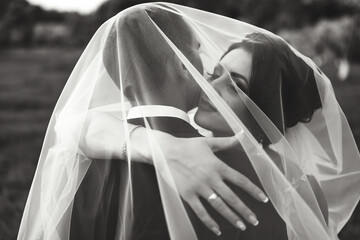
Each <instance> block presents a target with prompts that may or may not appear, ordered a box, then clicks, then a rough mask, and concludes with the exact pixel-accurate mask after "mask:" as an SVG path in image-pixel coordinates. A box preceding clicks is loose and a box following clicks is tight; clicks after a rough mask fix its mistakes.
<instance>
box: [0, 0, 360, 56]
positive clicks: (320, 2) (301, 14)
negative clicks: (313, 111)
mask: <svg viewBox="0 0 360 240" xmlns="http://www.w3.org/2000/svg"><path fill="white" fill-rule="evenodd" d="M143 2H149V1H144V0H109V1H107V2H105V3H103V4H102V5H101V6H100V7H99V8H98V9H97V10H96V11H94V12H92V13H90V14H87V15H81V14H79V13H75V12H58V11H49V10H44V9H42V8H41V7H39V6H34V5H31V4H30V3H28V2H27V1H26V0H1V2H0V32H1V34H0V48H8V47H14V46H15V47H18V46H21V47H31V46H74V47H84V46H85V45H86V44H87V42H88V41H89V40H90V38H91V36H92V35H93V34H94V33H95V31H96V29H97V28H98V27H99V26H100V25H101V24H102V23H103V22H105V21H106V20H107V19H109V18H110V17H112V16H114V15H115V14H116V13H118V12H120V11H121V10H123V9H125V8H127V7H130V6H133V5H135V4H139V3H143ZM169 2H173V3H177V4H182V5H186V6H191V7H195V8H199V9H203V10H206V11H210V12H214V13H218V14H222V15H225V16H229V17H232V18H236V19H239V20H243V21H246V22H249V23H251V24H254V25H257V26H259V27H262V28H265V29H268V30H270V31H272V32H276V33H279V32H282V33H284V35H285V36H288V39H290V40H291V37H292V36H290V35H291V34H292V33H294V31H295V32H300V33H301V32H303V33H306V34H305V36H308V37H309V38H310V40H311V38H315V39H317V40H319V41H321V43H324V44H325V45H327V46H329V45H331V48H333V49H334V51H335V52H339V51H340V52H341V53H338V55H344V54H346V53H348V54H347V55H348V57H349V58H351V59H353V60H359V61H360V48H358V47H357V46H359V45H360V15H359V13H360V1H359V0H291V1H289V0H224V1H207V0H170V1H169ZM344 18H346V19H348V20H346V21H348V24H346V28H344V24H342V23H343V22H344V20H343V19H344ZM319 22H322V24H319ZM309 26H312V27H313V31H311V30H309ZM310 28H311V27H310ZM314 29H315V30H314ZM329 29H330V30H329ZM334 29H335V30H334ZM289 34H290V35H289ZM313 34H317V36H314V35H313ZM301 35H303V34H301ZM339 35H340V37H339ZM289 36H290V37H289ZM334 39H335V40H334ZM342 39H345V40H346V41H345V43H346V44H347V46H346V47H344V42H341V40H342ZM317 40H314V39H313V40H311V41H310V42H312V43H313V47H315V48H317V51H318V50H319V48H322V47H323V46H319V44H318V42H316V41H317ZM338 40H340V42H339V41H338ZM314 41H315V42H314ZM295 42H296V39H295ZM320 45H321V44H320ZM343 49H346V50H343ZM349 49H350V50H349Z"/></svg>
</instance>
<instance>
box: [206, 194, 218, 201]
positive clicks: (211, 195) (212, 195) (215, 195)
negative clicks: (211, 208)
mask: <svg viewBox="0 0 360 240" xmlns="http://www.w3.org/2000/svg"><path fill="white" fill-rule="evenodd" d="M218 197H219V196H218V195H217V194H216V193H212V194H210V196H209V197H208V198H207V200H208V201H212V200H215V199H217V198H218Z"/></svg>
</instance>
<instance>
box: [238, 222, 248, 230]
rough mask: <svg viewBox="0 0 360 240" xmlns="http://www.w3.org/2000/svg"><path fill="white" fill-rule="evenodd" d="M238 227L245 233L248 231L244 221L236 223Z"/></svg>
mask: <svg viewBox="0 0 360 240" xmlns="http://www.w3.org/2000/svg"><path fill="white" fill-rule="evenodd" d="M236 226H237V227H238V228H240V229H241V230H243V231H245V230H246V226H245V224H244V223H243V222H242V221H237V222H236Z"/></svg>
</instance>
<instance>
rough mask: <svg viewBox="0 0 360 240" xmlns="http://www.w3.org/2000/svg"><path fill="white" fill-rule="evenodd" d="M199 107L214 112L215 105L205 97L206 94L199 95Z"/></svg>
mask: <svg viewBox="0 0 360 240" xmlns="http://www.w3.org/2000/svg"><path fill="white" fill-rule="evenodd" d="M199 108H201V109H203V110H206V111H210V112H216V111H217V110H216V107H215V106H214V105H213V104H212V103H211V102H210V101H209V100H208V99H207V97H206V96H204V95H203V96H201V98H200V102H199Z"/></svg>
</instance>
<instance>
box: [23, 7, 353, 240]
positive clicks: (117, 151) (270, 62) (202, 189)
mask: <svg viewBox="0 0 360 240" xmlns="http://www.w3.org/2000/svg"><path fill="white" fill-rule="evenodd" d="M235 30H236V31H235ZM77 65H78V66H77V68H75V70H74V72H73V73H72V76H71V77H70V80H72V81H70V80H69V83H68V84H67V86H66V88H65V90H64V92H63V94H62V97H61V98H60V100H59V103H58V106H57V110H56V111H55V117H54V118H55V120H54V121H55V122H54V124H53V125H54V134H55V136H56V137H54V138H53V139H52V140H49V142H50V141H52V142H51V143H49V144H48V146H47V148H48V149H49V150H48V151H47V152H45V154H42V155H45V156H44V157H43V159H44V160H43V161H44V163H43V164H41V165H40V166H42V168H41V170H38V171H39V172H40V173H37V175H40V177H35V180H34V182H35V181H36V179H40V180H37V181H40V182H39V184H40V185H41V186H42V188H43V189H47V188H52V189H55V190H51V191H47V192H46V191H45V194H48V195H46V196H45V197H44V196H41V197H40V199H41V200H42V201H43V204H45V205H46V207H44V206H42V205H41V206H40V207H41V209H43V210H42V212H41V213H42V214H41V215H42V216H44V219H48V220H49V221H47V222H45V223H44V222H42V224H40V223H39V224H37V225H36V226H37V229H35V230H34V229H33V230H28V229H26V227H24V225H25V224H26V223H28V224H31V220H29V219H31V217H29V215H31V214H29V212H31V211H34V210H31V208H32V206H31V205H30V203H29V201H30V200H28V204H27V207H26V209H25V213H24V219H25V220H24V219H23V222H22V228H21V229H20V233H19V238H20V239H22V236H26V234H28V232H31V231H33V232H35V231H37V230H38V231H39V232H40V236H43V238H44V239H139V240H140V239H143V240H146V239H154V240H155V239H186V240H187V239H336V238H337V236H336V234H337V231H339V228H340V229H341V227H342V226H343V224H344V222H346V221H347V219H348V217H349V214H351V212H352V211H353V206H354V204H356V203H357V201H358V199H359V194H356V193H354V189H356V188H358V187H356V186H355V184H354V183H356V182H358V180H359V169H360V167H359V166H358V165H359V154H358V151H357V149H356V146H355V145H354V141H353V139H352V135H351V132H350V131H349V129H348V127H347V126H345V125H346V124H345V125H344V123H346V119H345V118H344V117H343V115H342V112H341V111H334V109H335V108H337V107H338V105H337V102H336V100H334V99H335V98H333V93H332V92H331V90H329V89H331V86H329V85H328V82H326V80H327V78H326V77H325V76H324V75H323V74H322V73H321V71H319V70H318V69H317V68H316V66H315V65H314V64H313V63H312V62H311V61H310V60H308V59H307V58H305V57H303V56H301V54H300V53H298V52H296V50H294V49H292V48H291V47H290V46H289V45H288V44H287V43H286V42H285V41H284V40H282V39H281V38H279V37H277V36H276V35H274V34H271V33H269V32H266V31H264V30H261V29H258V28H256V27H254V26H250V25H247V24H245V23H241V22H238V21H235V20H230V19H227V18H224V17H221V16H218V15H214V14H210V13H206V12H201V11H197V10H194V9H188V8H184V7H181V6H178V5H171V4H162V3H161V4H144V5H139V6H136V7H133V8H130V9H127V10H124V11H123V12H121V13H119V14H118V15H117V16H115V17H113V18H112V19H110V20H108V21H107V22H106V23H105V24H104V25H103V26H102V27H100V29H99V30H98V31H97V33H96V34H95V36H94V38H93V39H92V41H91V42H90V44H89V46H88V47H87V49H86V50H85V52H84V54H83V56H82V57H81V59H80V60H79V63H78V64H77ZM75 79H76V80H75ZM329 94H330V97H329ZM331 94H332V95H331ZM64 95H65V96H64ZM326 101H329V102H330V103H332V104H335V105H333V106H332V107H331V106H330V108H329V104H328V103H327V102H326ZM334 101H335V102H334ZM59 105H60V106H59ZM329 114H330V115H329ZM331 114H332V115H331ZM329 116H332V121H327V119H328V117H329ZM334 116H335V117H334ZM51 126H52V125H51V124H50V127H51ZM333 126H337V127H338V128H337V131H339V130H340V131H342V135H341V137H342V141H343V142H339V141H334V138H337V137H338V136H335V135H334V134H333V132H332V131H333V128H332V127H333ZM339 126H342V127H341V128H340V129H339ZM346 127H347V128H346ZM48 131H49V130H48ZM48 134H49V132H48ZM50 134H51V130H50ZM344 142H346V143H348V145H347V147H346V148H347V153H346V154H347V156H350V158H351V159H350V160H349V159H348V158H347V159H345V157H343V155H344V153H343V152H341V151H343V150H342V149H340V148H339V147H338V146H341V147H344V145H343V144H344ZM349 143H350V145H349ZM45 144H46V143H45ZM334 144H338V146H335V145H334ZM43 151H44V150H43ZM339 151H340V152H339ZM348 151H350V152H348ZM339 155H342V156H341V157H340V156H339ZM50 157H51V158H52V160H51V159H50ZM53 159H58V160H59V159H61V161H58V162H56V161H54V160H53ZM345 161H346V162H345ZM49 162H50V163H49ZM339 165H342V167H344V166H346V169H345V170H344V169H343V171H342V172H340V171H338V167H339ZM54 166H56V167H54ZM348 166H353V167H354V168H352V169H350V168H348ZM38 168H39V166H38ZM47 169H53V173H54V175H55V176H56V177H54V176H53V175H51V174H49V172H46V171H47ZM54 169H57V170H56V171H55V170H54ZM50 175H51V176H50ZM55 178H56V179H57V181H50V180H51V179H52V180H54V179H55ZM46 180H49V181H48V182H46V183H43V182H45V181H46ZM58 182H60V183H58ZM334 184H336V185H337V186H339V187H344V189H345V190H344V191H343V192H342V197H344V199H343V200H340V199H339V196H340V195H337V194H334V193H333V192H332V191H330V190H331V186H333V185H334ZM34 185H35V183H33V187H32V188H34ZM33 191H35V192H36V190H33ZM265 193H266V195H265ZM39 194H40V193H39ZM45 194H43V195H45ZM32 195H34V194H32V193H30V197H29V198H30V199H31V198H32ZM40 195H41V194H40ZM267 196H268V197H269V199H270V201H268V200H269V199H268V198H267ZM64 199H65V200H64ZM29 205H30V206H29ZM34 215H36V213H35V214H34ZM38 221H41V220H38ZM42 221H43V220H42ZM24 222H25V223H24ZM341 225H342V226H341ZM40 226H41V227H40ZM339 226H341V227H339ZM41 234H42V235H41ZM35 235H36V234H34V233H33V234H32V236H35ZM45 236H47V237H45Z"/></svg>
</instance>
